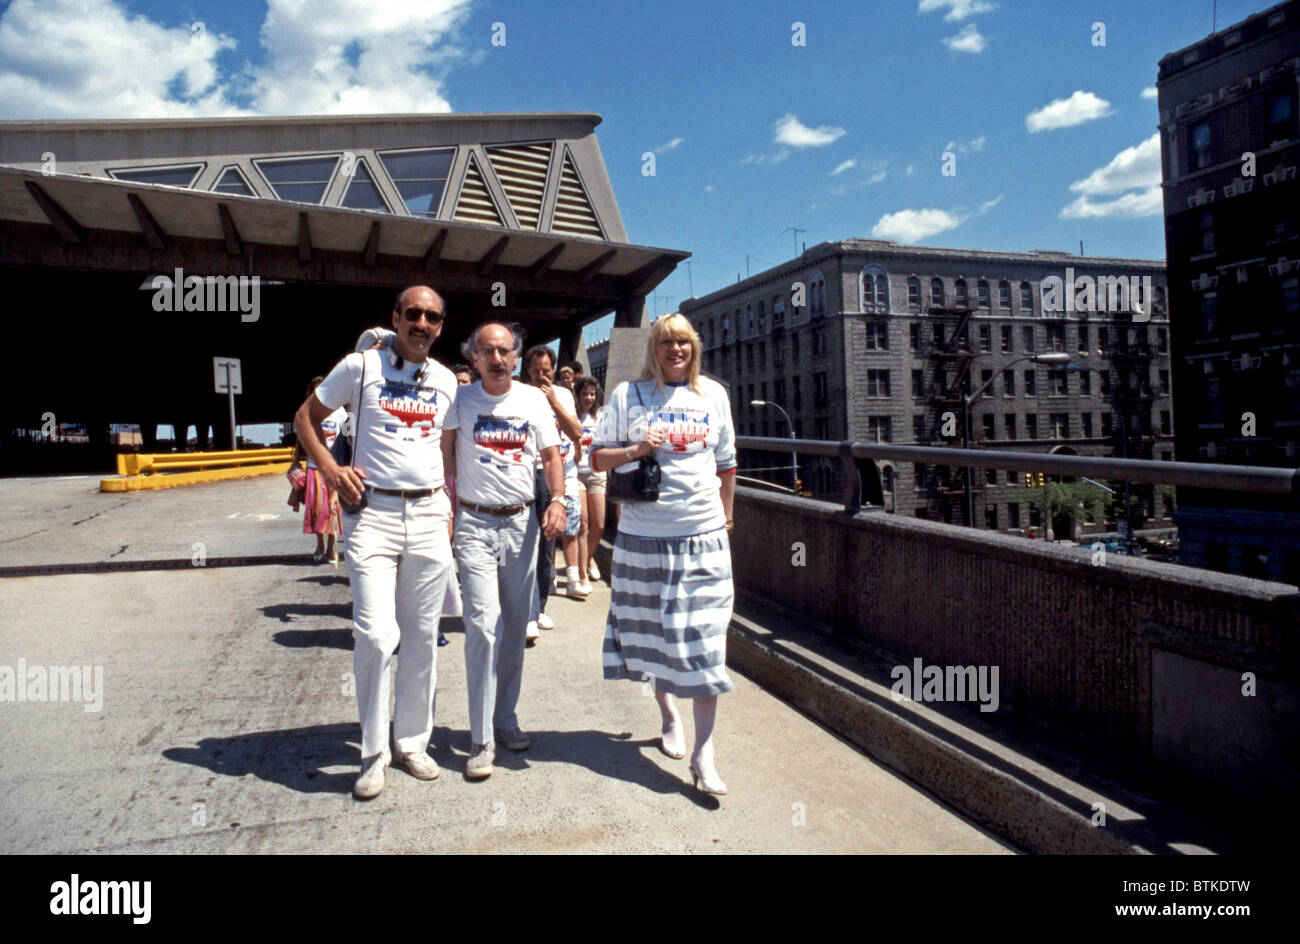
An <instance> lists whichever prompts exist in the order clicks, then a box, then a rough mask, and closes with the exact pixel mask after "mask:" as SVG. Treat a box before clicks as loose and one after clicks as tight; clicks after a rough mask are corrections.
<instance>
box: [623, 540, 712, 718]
mask: <svg viewBox="0 0 1300 944" xmlns="http://www.w3.org/2000/svg"><path fill="white" fill-rule="evenodd" d="M610 586H611V591H612V592H611V594H610V604H609V618H608V620H607V621H606V623H605V646H604V651H603V663H604V673H605V678H607V679H632V680H633V681H638V682H640V681H646V680H647V677H652V678H653V684H654V686H655V688H656V689H657V690H659V691H663V692H668V693H669V694H671V695H676V696H678V697H679V698H703V697H707V696H709V695H719V694H721V693H722V692H729V691H731V690H732V689H733V688H734V687H735V686H734V685H732V683H731V679H730V678H728V677H727V624H728V623H730V622H731V608H732V604H733V603H734V601H735V591H734V589H733V587H732V583H731V545H730V543H729V541H728V540H727V532H726V530H725V529H723V528H719V529H718V530H717V531H710V532H707V533H705V534H693V535H690V536H688V537H682V538H650V537H641V536H639V535H635V534H624V533H623V532H621V531H620V532H619V534H618V538H617V540H615V542H614V567H613V572H612V573H611V574H610Z"/></svg>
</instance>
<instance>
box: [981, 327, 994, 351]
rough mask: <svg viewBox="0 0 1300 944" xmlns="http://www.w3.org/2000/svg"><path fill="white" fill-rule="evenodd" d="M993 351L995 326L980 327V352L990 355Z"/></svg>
mask: <svg viewBox="0 0 1300 944" xmlns="http://www.w3.org/2000/svg"><path fill="white" fill-rule="evenodd" d="M992 350H993V326H992V325H980V352H981V353H983V354H988V353H990V352H991V351H992Z"/></svg>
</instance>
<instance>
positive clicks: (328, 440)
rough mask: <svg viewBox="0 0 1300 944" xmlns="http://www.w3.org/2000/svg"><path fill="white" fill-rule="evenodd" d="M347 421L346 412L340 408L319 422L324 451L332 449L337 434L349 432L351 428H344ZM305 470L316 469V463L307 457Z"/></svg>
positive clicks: (337, 436)
mask: <svg viewBox="0 0 1300 944" xmlns="http://www.w3.org/2000/svg"><path fill="white" fill-rule="evenodd" d="M347 421H348V411H347V410H345V409H343V408H342V407H340V408H339V409H337V410H335V411H334V412H333V413H331V414H330V415H329V416H327V417H325V419H323V420H321V421H320V431H321V432H322V433H324V434H325V448H326V449H333V448H334V440H336V439H338V438H339V433H341V432H343V431H344V429H345V428H347V429H349V430H350V429H351V427H346V426H345V424H346V423H347ZM307 468H309V469H314V468H316V463H315V462H314V461H313V460H312V457H311V456H308V457H307Z"/></svg>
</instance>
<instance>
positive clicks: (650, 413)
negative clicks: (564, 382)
mask: <svg viewBox="0 0 1300 944" xmlns="http://www.w3.org/2000/svg"><path fill="white" fill-rule="evenodd" d="M699 386H700V393H695V392H694V391H693V390H691V388H690V387H689V386H687V385H686V384H669V385H668V386H667V387H666V388H660V387H659V385H658V384H657V383H656V382H655V381H653V380H641V381H637V382H636V383H635V387H636V390H633V385H632V384H626V383H623V384H619V385H618V387H616V388H615V390H614V392H613V394H611V396H610V398H609V403H608V404H606V406H605V410H604V412H603V413H602V414H601V416H600V420H599V422H598V423H597V426H596V433H595V437H594V442H593V443H592V448H593V449H604V448H608V447H611V446H616V447H623V446H628V445H635V444H636V443H639V442H642V441H643V440H644V439H645V437H646V430H647V429H648V427H649V424H651V423H653V424H655V425H656V426H657V427H659V428H661V429H662V430H663V431H664V433H665V434H666V436H667V440H666V441H665V442H664V443H663V445H661V446H660V447H659V448H658V449H656V450H655V456H654V457H655V459H656V460H658V462H659V466H660V469H661V470H662V472H661V476H662V477H661V479H660V483H659V500H658V501H657V502H625V503H624V504H623V511H622V513H621V514H622V517H620V518H619V523H618V527H619V530H620V531H626V532H627V533H628V534H636V535H641V536H643V537H685V536H687V535H691V534H702V533H704V532H706V531H715V530H717V529H718V528H722V527H725V526H726V523H727V516H726V514H725V513H724V511H723V508H722V499H721V497H720V496H719V490H720V489H721V483H720V482H719V481H718V471H719V470H725V469H734V468H735V467H736V434H735V430H734V429H733V427H732V423H731V404H730V403H729V402H728V400H727V391H726V390H725V389H724V388H723V386H722V385H721V384H720V383H718V382H717V381H715V380H709V379H708V378H707V377H701V378H700V379H699ZM636 391H639V392H640V394H641V398H640V401H638V399H637V392H636ZM635 467H636V466H635V463H631V462H628V463H624V465H622V466H618V467H616V468H614V469H611V470H610V474H611V475H613V474H614V473H615V472H618V471H625V472H630V471H632V469H634V468H635Z"/></svg>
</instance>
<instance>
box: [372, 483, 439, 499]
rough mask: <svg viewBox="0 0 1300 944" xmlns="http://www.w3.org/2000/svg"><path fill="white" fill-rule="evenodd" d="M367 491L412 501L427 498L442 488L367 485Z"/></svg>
mask: <svg viewBox="0 0 1300 944" xmlns="http://www.w3.org/2000/svg"><path fill="white" fill-rule="evenodd" d="M366 488H367V489H369V490H370V491H372V492H378V493H379V494H380V495H396V496H397V497H398V498H406V499H414V498H428V497H429V496H430V495H432V494H434V493H435V492H439V491H441V490H442V486H441V485H439V486H438V487H437V488H379V487H378V486H375V485H367V486H366Z"/></svg>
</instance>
